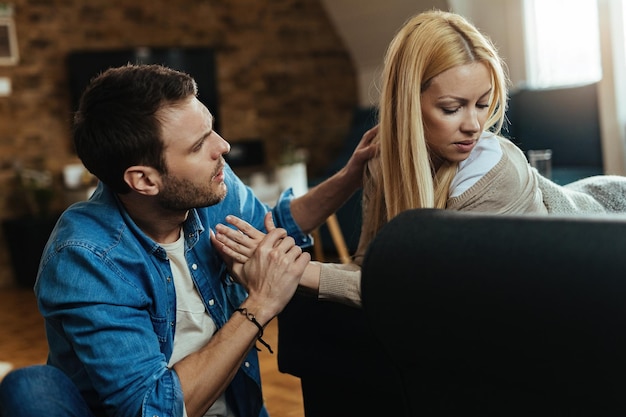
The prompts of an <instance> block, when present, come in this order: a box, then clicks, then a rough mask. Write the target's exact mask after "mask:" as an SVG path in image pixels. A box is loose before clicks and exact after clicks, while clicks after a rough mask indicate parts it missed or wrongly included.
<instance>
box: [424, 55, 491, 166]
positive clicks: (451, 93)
mask: <svg viewBox="0 0 626 417" xmlns="http://www.w3.org/2000/svg"><path fill="white" fill-rule="evenodd" d="M491 89H492V85H491V76H490V73H489V68H488V67H487V65H485V64H483V63H472V64H467V65H461V66H458V67H454V68H450V69H449V70H447V71H444V72H442V73H441V74H439V75H437V76H436V77H434V78H433V79H432V80H431V83H430V85H429V86H428V87H427V88H426V90H424V91H423V92H422V94H421V105H422V117H423V119H424V133H425V135H426V142H427V143H428V147H429V151H430V155H431V158H432V160H433V163H434V164H435V169H437V168H439V166H440V165H441V163H442V161H443V160H447V161H451V162H459V161H463V160H465V159H466V158H467V157H468V156H469V154H470V152H471V151H472V149H474V146H476V142H477V141H478V138H479V137H480V134H481V133H482V131H483V127H484V125H485V122H486V121H487V118H488V117H489V113H488V112H489V104H490V103H489V98H490V95H491Z"/></svg>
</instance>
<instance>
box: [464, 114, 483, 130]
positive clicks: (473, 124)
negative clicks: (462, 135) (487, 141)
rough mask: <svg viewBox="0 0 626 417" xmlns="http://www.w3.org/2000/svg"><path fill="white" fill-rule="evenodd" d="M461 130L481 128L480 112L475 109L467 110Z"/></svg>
mask: <svg viewBox="0 0 626 417" xmlns="http://www.w3.org/2000/svg"><path fill="white" fill-rule="evenodd" d="M461 130H463V131H464V132H477V131H479V130H480V120H479V118H478V113H477V112H476V111H475V110H469V111H467V113H466V115H465V117H464V118H463V123H462V125H461Z"/></svg>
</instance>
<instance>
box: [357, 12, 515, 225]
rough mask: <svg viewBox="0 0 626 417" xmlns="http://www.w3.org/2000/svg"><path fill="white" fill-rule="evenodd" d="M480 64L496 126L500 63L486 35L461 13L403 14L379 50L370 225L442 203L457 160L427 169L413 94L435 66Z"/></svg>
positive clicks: (503, 93)
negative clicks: (376, 166) (377, 157)
mask: <svg viewBox="0 0 626 417" xmlns="http://www.w3.org/2000/svg"><path fill="white" fill-rule="evenodd" d="M475 62H480V63H484V64H485V65H487V67H488V68H489V70H490V73H491V81H492V96H491V98H490V106H489V117H488V119H487V122H486V123H485V130H490V131H492V132H494V133H499V132H500V129H501V128H502V125H503V123H504V118H505V110H506V103H507V94H508V92H507V87H508V78H507V75H506V72H505V69H506V67H505V64H504V62H503V61H502V60H501V58H500V57H499V55H498V53H497V51H496V48H495V47H494V45H493V44H492V42H491V41H490V40H489V38H488V37H487V36H485V35H484V34H482V33H481V32H480V31H479V30H478V29H477V28H476V27H475V26H474V25H472V24H471V23H469V22H468V21H467V20H466V19H465V18H463V17H462V16H460V15H457V14H454V13H450V12H444V11H440V10H432V11H427V12H423V13H420V14H418V15H416V16H414V17H412V18H411V19H409V20H408V21H407V22H406V23H405V24H404V25H403V26H402V28H401V29H400V31H399V32H398V33H397V34H396V36H395V37H394V39H393V40H392V42H391V44H390V45H389V48H388V50H387V54H386V56H385V62H384V69H383V73H382V80H381V81H382V91H381V96H380V105H379V111H380V115H379V117H380V120H379V123H380V128H379V133H378V134H379V140H380V152H381V169H382V181H380V180H379V181H376V183H377V187H376V188H377V189H376V190H375V192H374V195H373V196H372V200H371V201H370V202H369V203H370V204H372V209H373V213H372V214H373V219H372V220H373V221H375V222H378V224H375V225H374V230H379V229H380V227H382V225H383V224H384V223H386V222H387V221H389V220H390V219H392V218H393V217H395V216H397V215H398V214H399V213H400V212H402V211H405V210H407V209H413V208H433V207H436V208H445V206H446V201H447V198H448V190H449V188H450V183H451V181H452V179H453V178H454V175H455V173H456V167H457V163H451V162H444V163H443V165H442V166H441V167H440V168H439V169H438V171H437V173H436V174H435V175H433V165H432V161H431V158H430V156H429V152H428V145H427V143H426V139H425V134H424V123H423V119H422V110H421V104H420V95H421V92H422V91H424V90H425V89H426V88H427V87H428V85H429V83H430V82H431V80H432V79H433V78H434V77H435V76H437V75H439V74H441V73H442V72H444V71H446V70H448V69H450V68H453V67H457V66H459V65H465V64H470V63H475Z"/></svg>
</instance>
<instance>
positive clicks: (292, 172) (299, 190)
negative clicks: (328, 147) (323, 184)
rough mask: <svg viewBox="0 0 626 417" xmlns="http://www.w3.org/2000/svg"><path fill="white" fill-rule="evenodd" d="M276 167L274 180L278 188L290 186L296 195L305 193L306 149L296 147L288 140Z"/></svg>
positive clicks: (306, 177) (282, 188) (306, 187)
mask: <svg viewBox="0 0 626 417" xmlns="http://www.w3.org/2000/svg"><path fill="white" fill-rule="evenodd" d="M283 149H284V151H283V153H282V154H281V156H280V159H279V163H278V166H277V167H276V173H275V174H276V181H277V182H278V185H279V187H280V190H281V191H283V190H286V189H287V188H289V187H291V188H292V189H293V193H294V195H295V196H296V197H298V196H301V195H302V194H305V193H306V192H307V190H308V189H309V182H308V176H307V171H306V160H307V156H308V153H307V151H306V149H303V148H298V147H296V146H295V145H294V144H293V143H292V142H290V141H288V142H287V143H286V144H285V145H284V147H283Z"/></svg>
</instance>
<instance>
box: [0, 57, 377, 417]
mask: <svg viewBox="0 0 626 417" xmlns="http://www.w3.org/2000/svg"><path fill="white" fill-rule="evenodd" d="M196 95H197V87H196V84H195V82H194V80H193V79H192V78H191V77H190V76H188V75H187V74H184V73H181V72H178V71H174V70H172V69H169V68H165V67H162V66H158V65H127V66H124V67H120V68H113V69H109V70H107V71H105V72H104V73H103V74H101V75H100V76H98V77H97V78H95V79H94V80H93V81H92V82H91V83H90V85H89V86H88V87H87V89H86V90H85V92H84V94H83V97H82V99H81V103H80V107H79V109H78V111H77V114H76V115H75V120H74V143H75V147H76V151H77V154H78V156H79V157H80V158H81V160H82V162H83V164H84V165H85V167H86V168H87V169H88V170H89V171H90V172H91V173H93V174H94V175H95V176H96V177H98V179H99V180H100V184H99V186H98V188H97V190H96V192H95V193H94V195H93V196H92V197H91V198H90V199H89V201H86V202H81V203H77V204H75V205H73V206H72V207H70V208H68V209H67V210H66V211H65V212H64V213H63V215H62V216H61V218H60V220H59V222H58V223H57V226H56V227H55V229H54V231H53V232H52V234H51V236H50V239H49V242H48V245H47V246H46V248H45V250H44V253H43V255H42V260H41V264H40V272H39V275H38V279H37V283H36V284H35V292H36V294H37V298H38V302H39V308H40V310H41V313H42V314H43V316H44V318H45V322H46V332H47V337H48V343H49V346H50V354H49V358H48V364H49V365H52V366H53V367H56V368H59V369H61V370H62V371H64V374H66V375H67V376H69V377H70V378H71V380H72V381H73V383H74V385H75V386H76V387H78V389H79V390H80V393H81V394H82V396H78V399H79V400H80V398H81V397H82V398H84V400H85V401H86V403H87V405H88V407H89V408H90V409H91V412H93V413H94V415H110V416H137V415H148V416H189V417H198V416H237V417H245V416H266V415H267V411H266V409H265V407H264V405H263V397H262V393H261V382H260V372H259V363H258V357H257V352H256V350H255V349H252V347H254V346H255V345H256V342H257V340H258V341H259V342H261V343H263V344H264V342H263V339H262V334H263V328H264V326H265V325H266V324H267V323H268V322H269V321H270V320H272V318H274V317H275V316H276V315H277V314H278V313H279V312H280V311H281V310H282V309H283V308H284V306H285V305H286V304H287V302H288V301H289V300H290V298H291V297H292V295H293V294H294V292H295V290H296V288H297V286H298V283H299V280H300V278H301V275H302V273H303V271H304V268H305V266H306V265H307V264H308V262H309V260H310V256H309V254H308V253H303V252H302V250H301V248H300V247H304V246H307V245H310V243H311V241H310V237H309V236H308V235H307V233H308V232H310V231H311V230H313V229H314V228H315V227H317V226H318V225H320V224H321V223H322V222H323V221H324V220H325V219H326V218H327V216H328V215H330V214H331V213H332V212H334V211H335V210H337V209H338V208H339V207H340V206H341V204H342V203H343V202H344V201H345V200H346V199H347V198H349V197H350V195H352V193H353V192H354V191H356V190H357V189H358V188H359V187H360V186H361V177H362V171H363V168H364V164H365V163H366V161H367V160H368V159H369V158H370V157H371V156H372V155H373V154H374V152H375V147H374V145H371V144H370V141H371V139H372V137H371V135H370V136H368V135H365V136H364V138H363V140H362V141H361V143H360V144H359V146H358V147H357V149H356V150H355V152H354V154H353V156H352V158H351V159H350V161H349V162H348V164H347V165H346V166H345V167H344V168H343V169H342V170H341V171H339V172H338V173H337V174H336V175H334V176H333V177H331V178H329V179H328V180H327V181H325V182H324V183H322V184H320V185H318V186H317V187H315V188H313V189H311V190H310V191H309V192H308V193H307V194H305V195H303V196H301V197H299V198H293V195H292V194H291V192H290V191H289V190H287V191H285V192H284V193H283V194H282V195H281V196H280V198H279V200H278V202H277V204H276V206H275V207H274V208H273V209H272V210H271V219H273V221H275V222H276V225H277V226H278V228H276V229H274V228H273V227H272V230H270V232H269V233H268V235H267V237H266V239H264V240H263V242H262V243H261V245H260V246H259V250H257V251H256V252H255V255H254V256H253V259H251V261H250V262H249V263H248V264H247V265H246V267H245V273H243V274H238V279H241V280H242V281H241V282H236V281H235V278H232V277H231V276H230V275H229V273H228V268H227V266H226V264H225V263H224V261H223V260H222V258H221V257H220V256H219V254H218V252H217V251H216V250H215V249H214V245H215V244H217V241H216V240H215V239H214V238H211V237H210V235H211V234H212V233H211V228H213V227H214V225H216V224H217V223H219V222H222V221H223V220H224V219H225V218H226V216H227V215H229V214H233V215H236V216H237V217H241V218H244V219H246V221H248V222H249V223H250V224H252V225H254V226H255V227H257V228H262V227H263V226H264V225H266V224H267V225H270V224H271V223H270V217H269V216H266V214H267V213H268V212H269V209H268V207H267V206H265V205H264V204H263V203H261V202H260V201H259V200H258V199H257V198H256V197H255V196H254V195H253V194H252V192H251V190H250V189H249V188H247V187H245V186H244V185H243V183H242V182H241V181H240V180H239V179H238V178H237V176H236V175H235V174H234V173H233V172H232V171H231V169H230V168H229V167H228V165H227V164H226V163H225V161H224V155H225V154H226V153H228V151H229V150H230V146H229V144H228V143H227V142H226V141H225V140H224V139H223V138H222V137H220V135H219V134H218V133H217V132H216V131H214V130H213V119H212V116H211V113H210V112H209V110H208V109H207V108H206V107H204V105H202V103H201V102H200V101H199V100H198V99H197V98H196ZM288 235H289V236H288ZM239 275H240V276H241V278H239ZM40 368H41V367H33V368H26V369H24V370H21V372H22V375H20V374H19V371H20V370H18V371H17V372H18V374H17V375H9V377H7V380H5V381H12V385H11V386H5V385H6V384H5V383H3V386H2V390H1V391H0V400H2V401H5V399H7V398H9V397H10V398H13V399H12V400H11V401H10V402H11V404H13V403H17V402H18V400H19V399H21V400H22V401H19V402H20V404H21V406H20V410H19V413H22V414H20V415H28V413H29V412H30V413H32V412H33V409H31V410H26V409H25V408H28V407H30V404H28V401H26V403H27V404H26V405H24V402H25V401H24V400H25V398H24V397H21V398H20V397H19V395H20V393H22V395H24V394H23V389H22V390H20V391H19V392H18V393H17V394H16V393H15V392H14V390H13V391H12V388H15V387H16V386H18V385H20V384H26V385H28V384H27V383H25V382H24V381H25V380H26V376H28V375H29V372H30V375H31V376H33V375H35V376H36V375H41V373H42V372H43V371H42V370H41V369H40ZM44 368H45V367H44ZM38 372H39V374H38ZM45 372H48V371H45ZM46 377H47V378H48V379H52V380H54V378H49V377H50V375H49V374H48V373H46ZM61 378H63V376H61ZM18 382H19V384H18ZM48 384H49V385H50V386H51V389H53V388H54V387H53V386H52V384H50V383H49V382H48ZM59 384H60V383H59ZM16 395H18V397H16ZM32 400H33V399H32V398H31V402H32ZM7 402H9V401H8V400H7ZM79 402H80V401H79ZM41 405H42V404H39V405H38V407H39V408H38V409H37V410H40V409H41ZM80 406H81V404H77V407H80ZM2 407H4V409H5V410H4V413H5V417H6V416H8V415H9V413H18V411H16V410H15V409H11V406H10V405H7V404H6V403H3V405H2ZM33 407H35V406H33ZM54 413H55V410H53V409H47V410H46V414H47V415H55V414H54ZM59 413H61V412H60V411H59ZM11 415H12V416H15V415H18V414H11ZM59 415H60V414H59Z"/></svg>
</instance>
